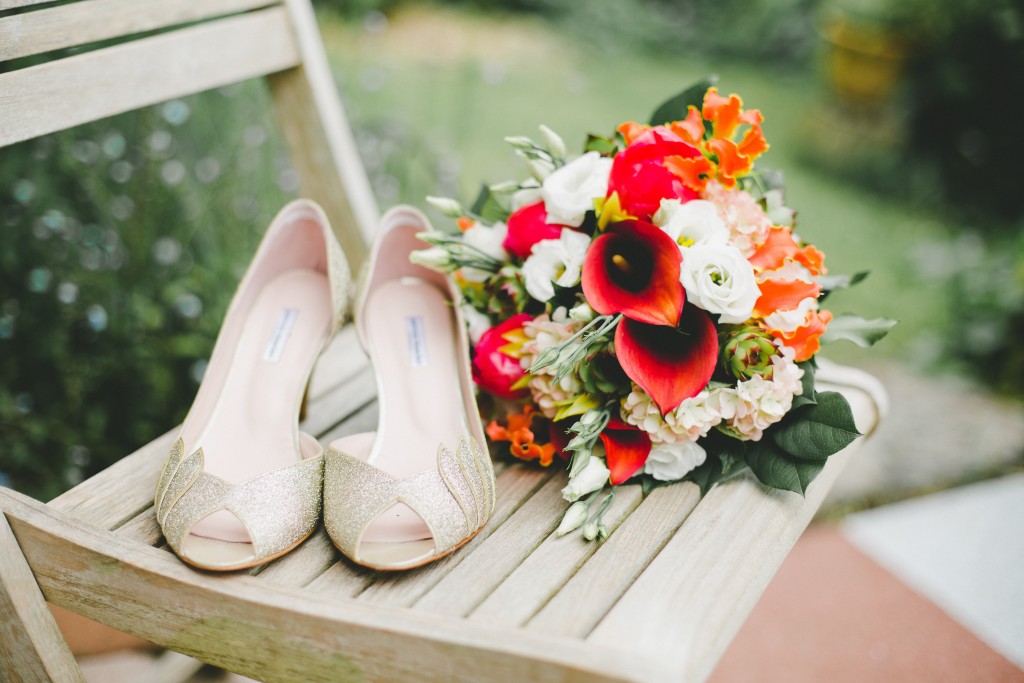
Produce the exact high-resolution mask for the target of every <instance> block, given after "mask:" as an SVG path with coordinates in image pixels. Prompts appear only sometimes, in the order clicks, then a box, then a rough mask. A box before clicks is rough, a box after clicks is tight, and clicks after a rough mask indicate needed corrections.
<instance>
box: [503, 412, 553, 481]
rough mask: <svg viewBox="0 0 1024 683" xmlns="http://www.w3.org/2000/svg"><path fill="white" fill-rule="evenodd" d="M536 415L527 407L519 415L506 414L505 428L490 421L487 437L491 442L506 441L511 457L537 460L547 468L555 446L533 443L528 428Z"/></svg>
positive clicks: (531, 434)
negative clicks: (506, 423)
mask: <svg viewBox="0 0 1024 683" xmlns="http://www.w3.org/2000/svg"><path fill="white" fill-rule="evenodd" d="M537 414H538V413H537V412H536V410H535V409H534V407H533V406H532V405H528V406H525V407H524V408H523V412H521V413H509V414H508V417H507V418H506V419H507V422H508V426H507V427H504V426H502V425H500V424H498V422H497V421H495V420H492V421H491V422H490V424H488V425H487V429H486V432H487V437H488V438H489V439H490V440H491V441H508V442H510V445H509V451H511V453H512V455H514V456H515V457H517V458H519V459H521V460H539V461H540V464H541V465H542V466H544V467H547V466H548V465H550V464H551V461H552V459H553V458H554V455H555V445H554V444H552V443H546V444H538V443H534V433H533V431H532V430H531V429H530V426H531V424H532V423H533V418H534V417H535V416H536V415H537Z"/></svg>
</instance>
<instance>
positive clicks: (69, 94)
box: [0, 7, 299, 147]
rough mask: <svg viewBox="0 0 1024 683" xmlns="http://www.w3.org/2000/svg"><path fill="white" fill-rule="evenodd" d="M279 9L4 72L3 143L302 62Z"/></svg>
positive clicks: (0, 77)
mask: <svg viewBox="0 0 1024 683" xmlns="http://www.w3.org/2000/svg"><path fill="white" fill-rule="evenodd" d="M287 22H288V16H287V15H286V13H285V10H284V8H282V7H274V8H270V9H264V10H259V11H256V12H252V13H249V14H243V15H240V16H236V17H229V18H227V19H218V20H216V21H211V22H208V23H205V24H201V25H199V26H194V27H190V28H184V29H180V30H177V31H171V32H169V33H163V34H160V35H157V36H152V37H149V38H143V39H141V40H136V41H132V42H129V43H124V44H121V45H115V46H112V47H108V48H103V49H100V50H94V51H92V52H87V53H84V54H79V55H75V56H73V57H68V58H66V59H60V60H56V61H52V62H48V63H46V64H39V65H37V66H31V67H27V68H24V69H19V70H17V71H11V72H8V73H4V74H0V147H2V146H4V145H9V144H13V143H15V142H20V141H22V140H27V139H29V138H33V137H36V136H39V135H44V134H46V133H52V132H53V131H57V130H62V129H64V128H70V127H72V126H76V125H78V124H81V123H86V122H88V121H95V120H97V119H101V118H105V117H108V116H113V115H114V114H120V113H122V112H125V111H129V110H131V109H137V108H139V107H143V106H146V105H150V104H155V103H157V102H162V101H164V100H168V99H171V98H174V97H182V96H184V95H189V94H192V93H197V92H201V91H203V90H209V89H210V88H216V87H219V86H222V85H227V84H229V83H235V82H238V81H242V80H245V79H248V78H253V77H256V76H262V75H265V74H269V73H273V72H277V71H281V70H284V69H287V68H290V67H293V66H295V65H296V64H297V63H298V61H299V53H298V49H297V47H296V45H295V40H294V36H293V34H292V32H291V30H290V28H289V26H288V23H287Z"/></svg>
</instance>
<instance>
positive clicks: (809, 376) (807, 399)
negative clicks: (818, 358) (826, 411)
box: [790, 359, 818, 410]
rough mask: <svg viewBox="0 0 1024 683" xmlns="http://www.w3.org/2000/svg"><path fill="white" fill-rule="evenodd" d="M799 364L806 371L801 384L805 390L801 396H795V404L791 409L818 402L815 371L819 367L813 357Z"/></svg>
mask: <svg viewBox="0 0 1024 683" xmlns="http://www.w3.org/2000/svg"><path fill="white" fill-rule="evenodd" d="M797 365H798V366H799V367H800V368H802V369H803V371H804V376H803V377H801V378H800V384H801V385H802V386H803V388H804V390H803V393H802V394H800V395H799V396H794V397H793V406H792V407H791V408H790V410H796V409H797V408H800V407H801V406H807V405H814V404H815V403H817V402H818V400H817V399H816V398H815V396H814V373H815V371H816V370H817V369H818V366H817V364H816V363H815V362H814V359H811V360H807V361H804V362H803V363H797Z"/></svg>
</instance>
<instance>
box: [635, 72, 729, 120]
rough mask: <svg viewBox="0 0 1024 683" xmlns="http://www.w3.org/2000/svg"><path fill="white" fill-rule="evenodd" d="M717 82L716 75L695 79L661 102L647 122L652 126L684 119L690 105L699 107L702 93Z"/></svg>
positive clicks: (702, 96) (701, 102) (702, 101)
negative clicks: (673, 95) (689, 84)
mask: <svg viewBox="0 0 1024 683" xmlns="http://www.w3.org/2000/svg"><path fill="white" fill-rule="evenodd" d="M717 82H718V76H708V77H707V78H705V79H703V80H700V81H697V82H696V83H694V84H693V85H691V86H690V87H689V88H687V89H686V90H684V91H683V92H681V93H679V94H678V95H676V96H675V97H673V98H671V99H669V100H666V101H665V102H662V104H661V106H659V107H658V108H657V109H655V110H654V113H653V114H651V119H650V121H649V122H648V123H650V124H651V125H652V126H660V125H662V124H665V123H669V122H671V121H679V120H680V119H685V118H686V114H687V112H688V110H689V108H690V106H691V105H692V106H694V107H697V108H698V109H700V107H701V105H702V104H703V103H704V93H706V92H707V90H708V88H710V87H711V86H713V85H714V84H715V83H717Z"/></svg>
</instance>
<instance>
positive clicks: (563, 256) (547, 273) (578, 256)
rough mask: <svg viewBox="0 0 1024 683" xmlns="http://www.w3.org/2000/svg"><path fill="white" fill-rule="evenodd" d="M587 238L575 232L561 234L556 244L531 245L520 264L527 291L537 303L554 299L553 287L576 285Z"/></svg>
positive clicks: (584, 254)
mask: <svg viewBox="0 0 1024 683" xmlns="http://www.w3.org/2000/svg"><path fill="white" fill-rule="evenodd" d="M589 246H590V237H589V236H587V235H585V234H583V233H582V232H576V231H575V230H563V231H562V234H561V236H560V237H559V238H558V239H556V240H541V241H540V242H537V243H536V244H534V245H533V249H532V250H531V251H530V256H529V257H527V259H526V261H524V262H523V279H524V280H525V282H526V291H527V292H528V293H529V294H530V296H532V297H533V298H534V299H536V300H537V301H548V300H550V299H551V297H553V296H554V295H555V288H554V286H553V285H552V283H557V284H558V285H559V286H560V287H572V286H574V285H576V284H577V283H579V281H580V275H581V274H582V272H583V260H584V258H586V255H587V247H589Z"/></svg>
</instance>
